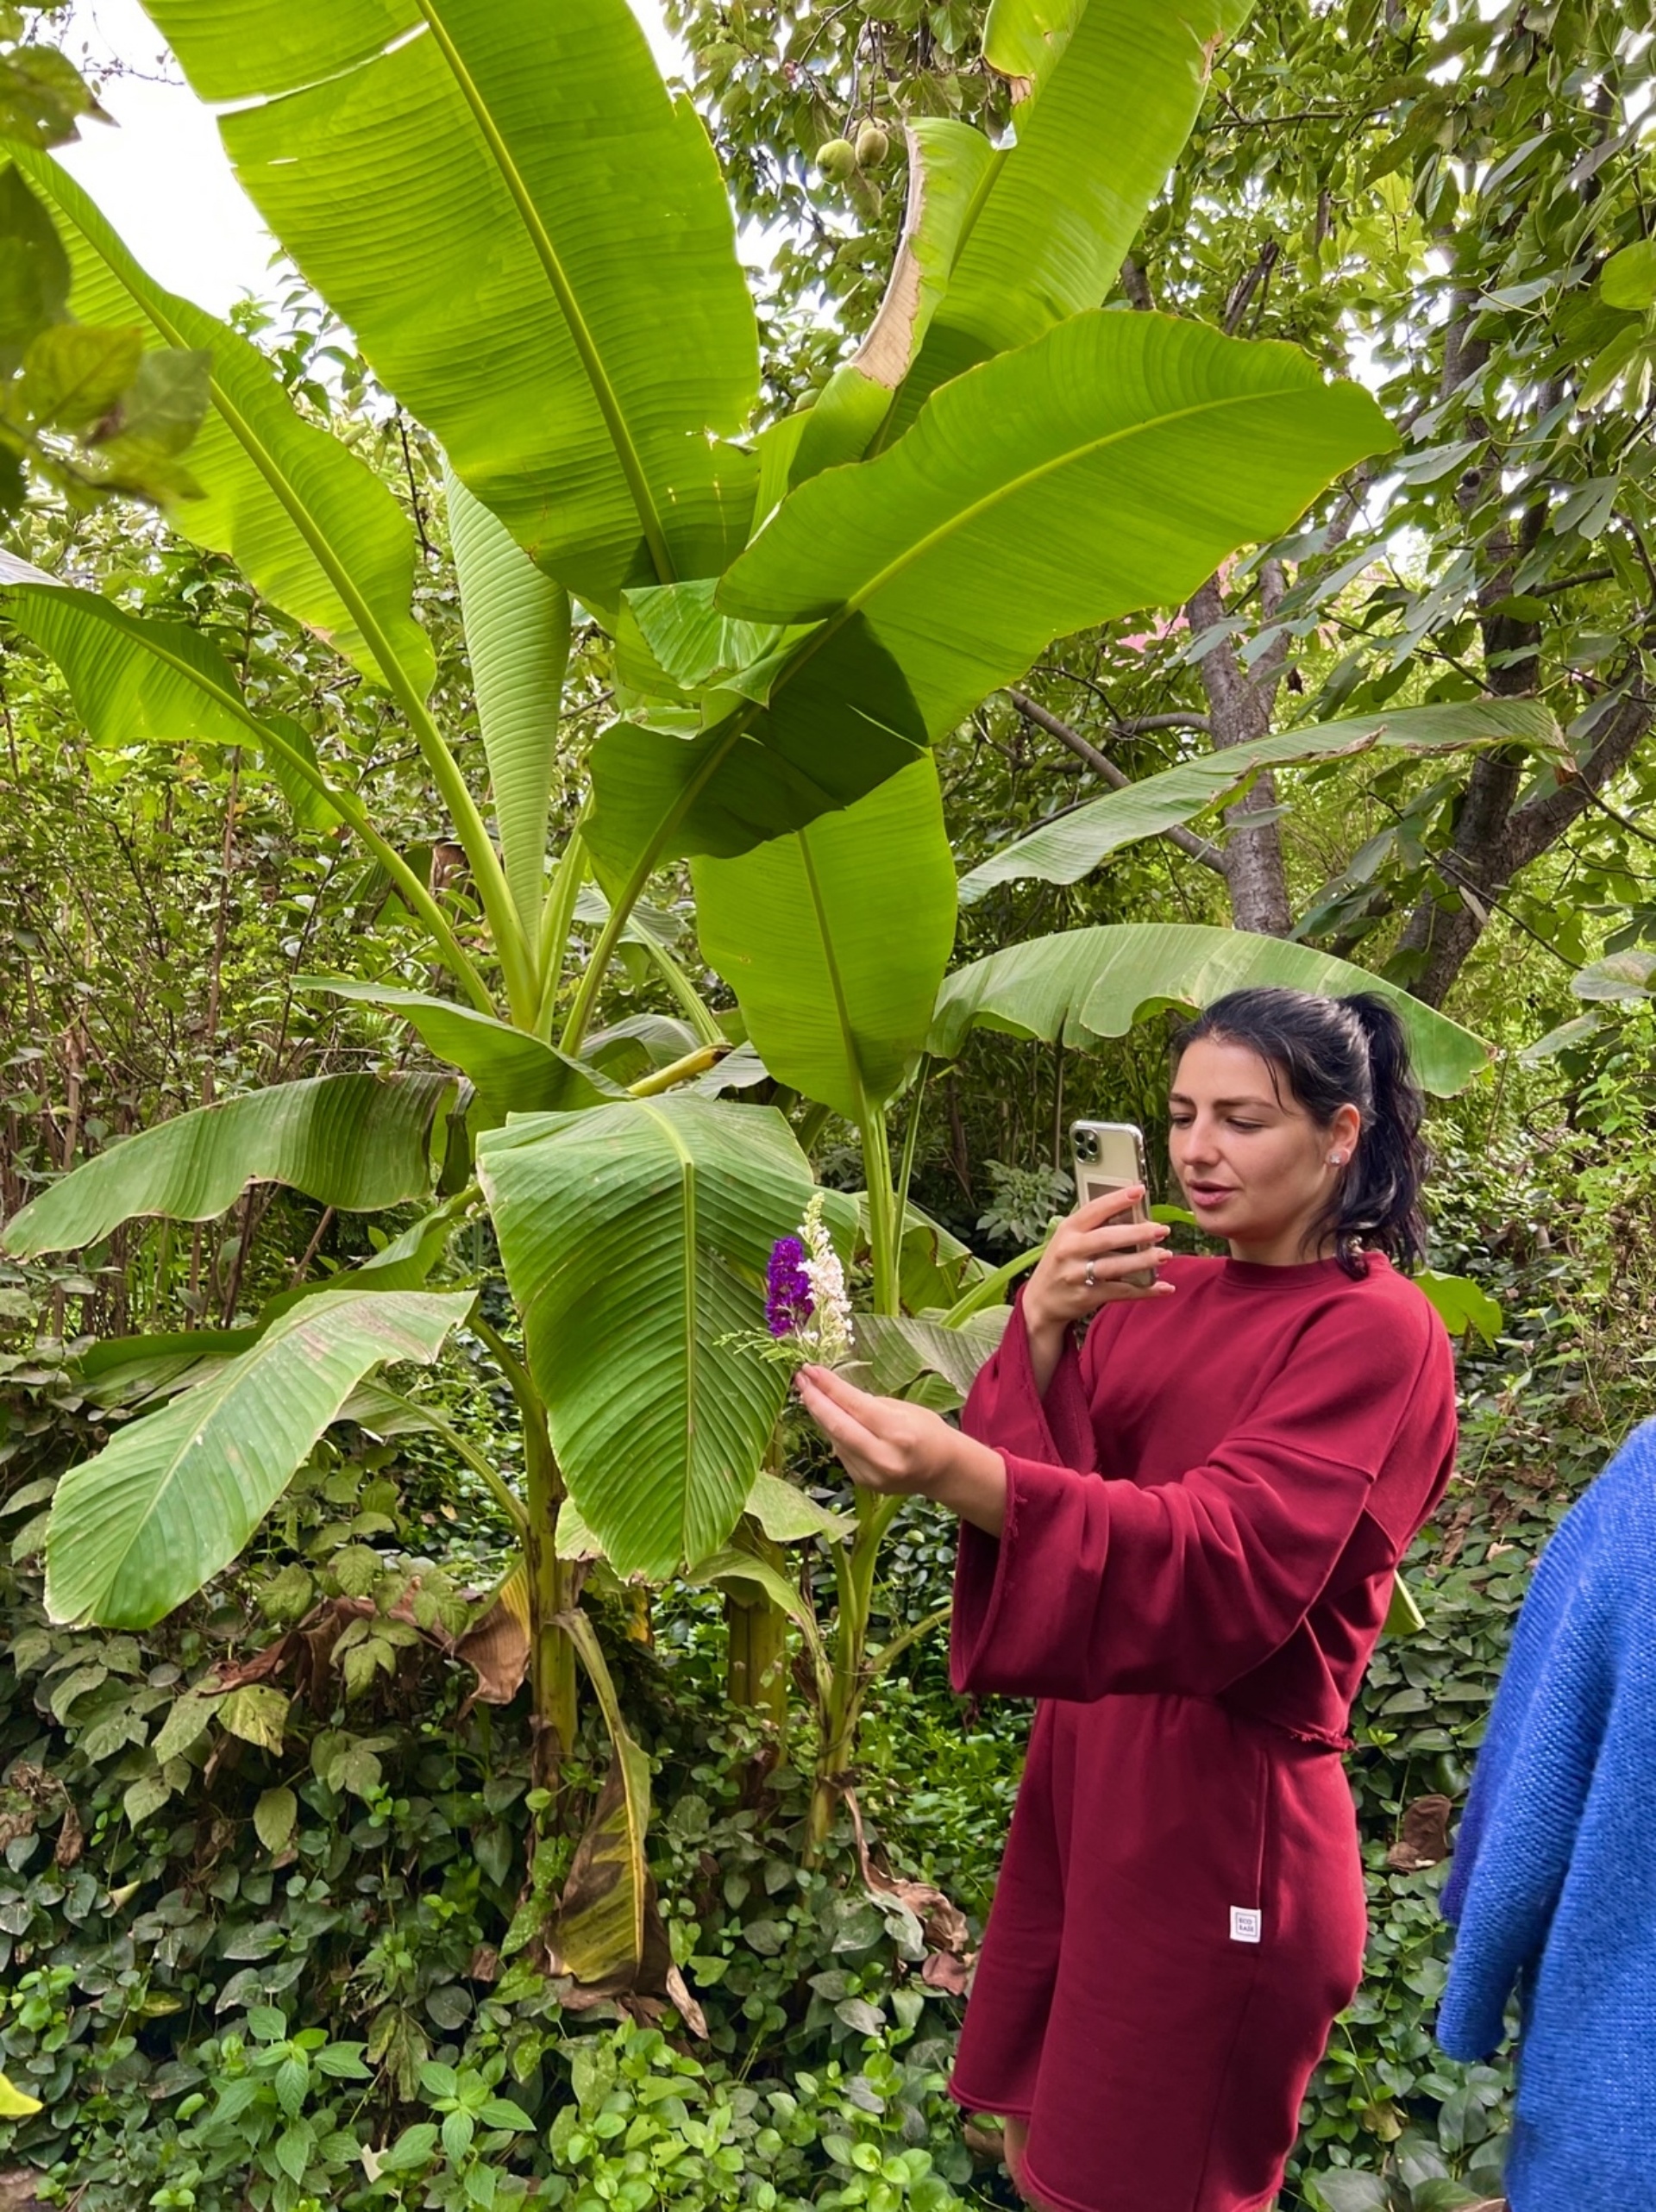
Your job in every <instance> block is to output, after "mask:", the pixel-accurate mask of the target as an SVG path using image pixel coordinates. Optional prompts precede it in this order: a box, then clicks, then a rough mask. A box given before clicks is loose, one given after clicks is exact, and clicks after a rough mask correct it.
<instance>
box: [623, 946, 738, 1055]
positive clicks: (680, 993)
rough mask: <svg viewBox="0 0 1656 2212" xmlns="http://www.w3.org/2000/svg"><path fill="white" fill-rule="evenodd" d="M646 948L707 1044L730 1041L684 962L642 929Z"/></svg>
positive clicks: (670, 989)
mask: <svg viewBox="0 0 1656 2212" xmlns="http://www.w3.org/2000/svg"><path fill="white" fill-rule="evenodd" d="M642 934H643V940H644V949H645V951H646V952H647V953H648V954H649V957H650V959H651V960H652V961H653V962H655V967H656V968H657V969H658V970H659V971H660V974H661V976H662V981H663V982H664V983H665V984H666V985H667V987H668V990H669V991H670V992H671V993H673V996H674V998H675V999H677V1000H678V1002H679V1005H680V1006H681V1008H682V1009H683V1011H684V1016H685V1018H686V1020H687V1022H688V1023H689V1025H690V1026H691V1028H692V1029H693V1030H694V1031H695V1032H696V1035H697V1036H698V1037H699V1038H700V1039H701V1042H702V1043H704V1044H728V1043H729V1042H730V1039H729V1038H728V1037H726V1036H725V1034H724V1031H723V1030H722V1029H721V1028H720V1027H719V1025H718V1023H717V1022H716V1021H715V1020H714V1018H713V1016H712V1010H711V1008H709V1007H708V1006H706V1003H705V1002H704V1001H703V999H702V996H701V993H699V991H698V990H697V988H696V987H695V985H694V984H693V982H692V981H690V978H689V976H688V974H687V973H686V972H685V969H684V968H683V966H682V964H681V962H679V961H677V960H675V959H674V956H673V955H672V954H671V953H670V952H669V951H668V949H667V947H666V946H665V945H664V944H657V943H656V942H655V938H654V937H651V936H650V935H649V931H643V933H642Z"/></svg>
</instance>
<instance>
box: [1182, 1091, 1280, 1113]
mask: <svg viewBox="0 0 1656 2212" xmlns="http://www.w3.org/2000/svg"><path fill="white" fill-rule="evenodd" d="M1167 1102H1168V1104H1169V1106H1195V1103H1196V1101H1195V1100H1194V1099H1193V1098H1192V1097H1191V1096H1190V1094H1189V1092H1188V1091H1170V1092H1169V1093H1168V1099H1167ZM1214 1106H1215V1107H1217V1108H1218V1109H1219V1110H1220V1112H1224V1111H1226V1110H1227V1109H1229V1108H1230V1107H1232V1106H1255V1107H1259V1106H1263V1107H1264V1109H1265V1111H1266V1112H1270V1113H1280V1112H1282V1108H1281V1106H1279V1105H1278V1103H1277V1100H1275V1099H1256V1098H1245V1099H1215V1100H1214Z"/></svg>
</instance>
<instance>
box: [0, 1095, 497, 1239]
mask: <svg viewBox="0 0 1656 2212" xmlns="http://www.w3.org/2000/svg"><path fill="white" fill-rule="evenodd" d="M454 1089H455V1083H454V1078H453V1077H452V1076H449V1075H316V1076H312V1077H311V1078H310V1079H309V1080H308V1081H304V1082H299V1083H279V1084H276V1085H274V1086H273V1087H272V1088H271V1089H269V1090H267V1091H249V1092H248V1093H246V1094H245V1095H244V1096H242V1097H241V1098H233V1099H221V1100H218V1101H217V1102H216V1104H214V1105H212V1106H198V1107H197V1109H196V1111H195V1112H193V1113H181V1114H179V1115H177V1116H176V1117H175V1118H174V1119H173V1120H171V1121H164V1122H162V1123H160V1125H158V1126H157V1127H156V1128H154V1129H146V1130H143V1131H140V1133H139V1134H138V1135H137V1136H135V1137H125V1138H123V1139H122V1141H121V1142H120V1143H119V1144H111V1145H110V1148H109V1149H108V1150H107V1151H103V1152H100V1153H98V1154H97V1156H96V1157H95V1158H93V1159H91V1160H88V1161H87V1162H85V1164H84V1165H83V1166H81V1167H78V1168H75V1169H71V1171H70V1173H69V1174H68V1175H65V1176H63V1177H62V1178H61V1180H60V1181H57V1182H55V1183H53V1184H52V1185H51V1186H50V1187H49V1188H48V1189H47V1190H44V1191H42V1192H41V1195H40V1197H39V1198H36V1199H31V1200H30V1201H29V1203H28V1205H27V1206H24V1207H23V1208H22V1211H21V1213H16V1214H14V1215H13V1216H12V1218H11V1220H10V1222H9V1224H8V1225H7V1228H6V1231H5V1239H4V1241H5V1247H6V1249H7V1250H9V1251H12V1252H15V1253H16V1254H18V1255H19V1256H21V1257H23V1258H34V1257H35V1256H38V1255H39V1254H40V1253H41V1252H62V1251H72V1250H78V1249H79V1248H80V1247H82V1246H84V1245H86V1244H96V1243H97V1240H98V1239H99V1238H101V1237H106V1236H107V1235H108V1234H109V1232H110V1230H111V1229H113V1228H114V1227H115V1226H116V1224H117V1223H119V1222H122V1221H129V1220H131V1219H133V1218H134V1217H135V1215H138V1214H160V1215H162V1216H164V1217H165V1218H166V1219H168V1220H171V1221H210V1220H211V1219H213V1218H214V1216H215V1215H216V1214H220V1213H223V1211H224V1209H225V1208H226V1207H227V1206H230V1205H231V1204H233V1203H234V1201H235V1200H236V1199H237V1198H239V1197H240V1195H241V1194H242V1192H243V1191H244V1190H245V1189H246V1188H247V1187H248V1184H249V1183H259V1182H276V1183H285V1184H286V1185H288V1187H290V1188H292V1189H293V1190H302V1191H304V1193H305V1194H306V1196H307V1197H310V1198H314V1199H317V1200H320V1201H321V1203H322V1204H323V1205H324V1206H337V1207H338V1208H339V1209H340V1210H341V1212H342V1213H372V1212H375V1211H378V1210H379V1209H380V1208H382V1207H384V1206H398V1205H400V1204H401V1203H402V1202H403V1201H404V1200H406V1199H411V1198H420V1197H423V1195H424V1194H425V1193H426V1192H427V1191H429V1190H430V1187H431V1178H432V1173H433V1163H432V1131H433V1127H434V1125H435V1124H436V1119H437V1117H438V1114H439V1113H440V1112H441V1111H442V1108H443V1107H444V1106H446V1105H447V1103H448V1101H449V1099H450V1098H452V1096H453V1095H454Z"/></svg>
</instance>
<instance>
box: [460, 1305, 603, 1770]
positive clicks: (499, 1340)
mask: <svg viewBox="0 0 1656 2212" xmlns="http://www.w3.org/2000/svg"><path fill="white" fill-rule="evenodd" d="M470 1325H471V1327H472V1328H473V1329H474V1331H475V1332H476V1333H477V1335H478V1336H479V1337H480V1338H482V1340H483V1342H484V1343H485V1344H486V1345H487V1346H488V1348H489V1350H490V1352H491V1354H492V1357H493V1358H494V1361H495V1364H496V1365H497V1366H498V1367H499V1369H500V1372H501V1373H502V1374H503V1375H505V1378H506V1382H507V1385H508V1387H509V1388H510V1389H511V1394H512V1397H513V1399H514V1400H515V1401H516V1402H517V1412H518V1417H519V1419H521V1421H522V1423H523V1430H524V1478H525V1480H524V1488H525V1489H526V1490H527V1491H528V1494H529V1503H528V1511H527V1514H526V1517H525V1518H526V1522H527V1526H525V1528H524V1564H525V1566H526V1568H527V1570H528V1582H529V1672H530V1693H531V1696H532V1699H533V1703H534V1721H533V1726H534V1731H535V1734H534V1742H533V1746H532V1749H531V1751H530V1769H531V1772H532V1774H533V1776H534V1780H535V1784H536V1788H537V1789H551V1790H555V1789H557V1788H558V1784H559V1778H560V1769H561V1764H562V1762H563V1760H564V1759H566V1758H568V1756H569V1754H570V1752H571V1751H573V1750H574V1741H575V1728H576V1725H577V1722H578V1720H579V1717H580V1716H579V1712H578V1709H577V1705H576V1676H575V1653H574V1645H572V1643H571V1642H570V1640H569V1639H568V1637H567V1636H565V1635H564V1634H563V1633H562V1632H561V1630H560V1629H559V1627H558V1626H557V1623H558V1620H559V1618H560V1616H561V1615H562V1614H566V1613H568V1611H569V1610H570V1609H571V1608H572V1607H573V1606H574V1603H575V1599H576V1595H577V1592H576V1587H575V1578H574V1564H573V1562H571V1561H569V1560H566V1559H560V1558H559V1557H558V1544H557V1533H558V1507H560V1506H561V1504H562V1502H563V1497H564V1483H563V1476H562V1472H561V1469H560V1468H559V1466H558V1463H557V1459H556V1457H555V1454H554V1452H553V1450H552V1438H551V1435H550V1432H549V1430H548V1427H547V1420H546V1407H545V1405H544V1403H543V1401H542V1398H541V1394H540V1393H539V1391H538V1390H537V1389H536V1387H535V1383H534V1380H533V1378H532V1377H531V1375H530V1372H529V1369H527V1368H526V1367H525V1366H524V1363H523V1362H522V1360H520V1359H519V1358H518V1357H517V1354H516V1352H514V1351H513V1350H512V1349H511V1345H510V1344H507V1343H506V1341H505V1338H503V1337H502V1336H501V1335H500V1333H499V1330H497V1329H494V1328H492V1327H491V1326H490V1325H489V1323H488V1322H486V1320H484V1319H483V1318H482V1316H481V1315H480V1314H474V1316H473V1318H472V1321H471V1324H470Z"/></svg>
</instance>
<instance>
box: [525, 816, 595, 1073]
mask: <svg viewBox="0 0 1656 2212" xmlns="http://www.w3.org/2000/svg"><path fill="white" fill-rule="evenodd" d="M585 878H586V842H585V840H584V839H583V838H582V837H581V834H580V829H579V828H576V829H574V830H571V832H570V834H569V842H568V844H567V845H565V847H564V849H563V852H562V855H561V857H560V859H559V861H558V864H557V866H556V868H555V869H554V870H553V874H552V887H551V889H550V891H549V892H548V893H547V896H546V899H545V902H544V904H543V906H542V908H541V937H540V944H539V947H538V949H537V950H538V962H539V966H540V971H541V997H540V1004H539V1005H538V1006H536V1009H535V1034H536V1037H540V1038H542V1039H543V1042H545V1043H548V1044H549V1043H551V1042H552V1029H553V1025H554V1023H555V1021H556V1019H557V1006H558V986H559V984H560V983H561V981H563V962H564V956H565V955H566V954H567V952H568V949H569V931H570V930H571V928H572V927H573V925H574V918H575V901H576V900H577V899H579V898H580V887H581V884H582V882H583V880H585Z"/></svg>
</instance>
